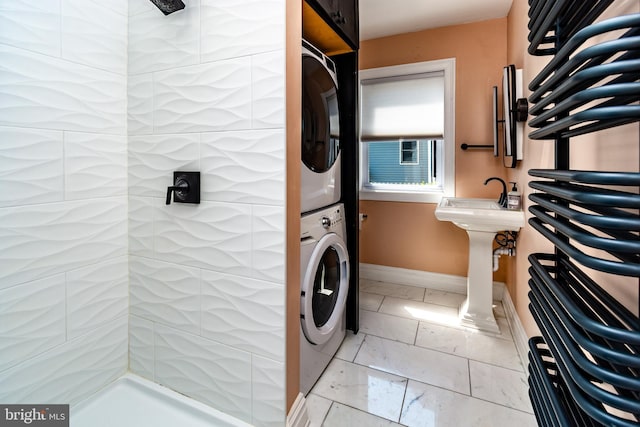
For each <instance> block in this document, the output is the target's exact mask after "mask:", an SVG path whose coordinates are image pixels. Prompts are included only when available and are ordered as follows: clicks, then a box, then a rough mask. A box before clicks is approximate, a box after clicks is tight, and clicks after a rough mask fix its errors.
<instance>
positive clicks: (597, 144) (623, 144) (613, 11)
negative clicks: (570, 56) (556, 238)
mask: <svg viewBox="0 0 640 427" xmlns="http://www.w3.org/2000/svg"><path fill="white" fill-rule="evenodd" d="M527 3H528V2H527V0H514V2H513V6H512V7H511V11H510V13H509V16H508V31H507V34H508V47H507V52H508V60H509V63H513V64H516V66H517V67H518V68H522V69H523V74H524V80H525V87H526V86H527V82H529V81H531V79H532V78H533V77H535V76H536V75H537V74H538V73H539V72H540V70H542V68H543V67H544V66H545V65H546V63H547V61H548V59H547V58H544V57H534V56H531V55H529V54H528V53H527V52H526V50H527V47H528V42H527V22H528V21H527V19H528V18H527V11H528V4H527ZM638 12H640V4H639V3H638V1H637V0H620V1H617V2H614V4H613V5H612V6H611V7H610V8H609V9H608V10H607V14H608V15H610V16H615V15H623V14H629V13H638ZM529 94H530V91H529V90H528V89H526V88H525V96H529ZM530 131H531V129H530V128H529V127H527V128H526V129H525V135H528V133H529V132H530ZM639 143H640V130H639V127H638V125H637V124H634V125H628V126H624V127H621V128H615V129H609V130H607V131H603V132H599V133H596V134H593V135H586V136H581V137H578V138H574V139H572V142H571V168H572V169H588V170H620V171H632V172H638V171H639V170H640V152H639V148H638V147H639V145H640V144H639ZM553 151H554V145H553V141H533V140H529V139H528V138H525V141H524V160H523V161H522V162H520V164H519V165H518V167H517V168H516V169H511V170H509V179H510V180H512V181H518V182H520V183H522V185H521V191H522V192H523V205H524V208H525V211H526V209H527V208H528V207H529V206H530V205H531V202H530V201H529V200H528V199H527V196H528V195H529V194H530V193H531V192H532V190H531V189H530V188H528V186H526V185H525V184H526V183H528V182H529V180H530V179H529V177H528V175H527V171H528V170H529V169H533V168H553V164H554V162H553V159H554V157H553ZM529 217H531V214H529V213H528V212H527V218H529ZM551 251H553V247H552V245H551V244H550V243H549V242H548V241H547V240H546V239H544V238H543V237H542V236H541V235H540V234H539V233H537V232H536V231H535V230H533V229H532V228H531V227H529V226H528V225H527V226H526V227H525V228H523V229H522V231H521V232H520V236H519V238H518V255H517V257H516V262H515V264H514V265H513V269H512V270H511V271H510V272H509V274H508V277H507V286H508V288H509V291H510V295H511V297H512V299H513V300H514V304H515V306H516V311H517V313H518V316H519V317H520V319H521V320H522V323H523V325H524V327H525V330H526V332H527V334H528V335H529V336H532V335H538V334H539V331H538V328H537V326H536V324H535V322H534V321H533V318H532V317H531V314H530V313H529V309H528V303H529V300H528V297H527V292H528V290H529V287H528V283H527V282H528V280H529V274H528V271H527V270H528V268H529V262H528V260H527V257H528V255H529V254H531V253H534V252H551ZM590 275H591V277H592V278H593V279H594V280H596V282H598V283H599V284H600V285H601V286H603V287H604V288H605V289H606V290H607V291H608V292H610V293H611V294H612V295H614V296H615V297H616V298H617V299H618V300H619V301H621V302H622V303H623V304H625V305H627V307H628V308H629V309H631V310H632V311H633V312H635V313H636V314H637V313H638V298H639V296H638V279H637V278H624V277H617V276H613V275H607V274H605V273H599V272H591V273H590Z"/></svg>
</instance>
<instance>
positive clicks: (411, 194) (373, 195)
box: [360, 188, 446, 203]
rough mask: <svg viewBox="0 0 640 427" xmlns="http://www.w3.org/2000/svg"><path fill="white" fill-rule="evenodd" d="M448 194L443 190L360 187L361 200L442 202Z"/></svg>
mask: <svg viewBox="0 0 640 427" xmlns="http://www.w3.org/2000/svg"><path fill="white" fill-rule="evenodd" d="M445 196H446V194H445V192H443V191H434V192H431V193H427V192H420V191H398V190H368V189H363V188H361V189H360V200H379V201H385V202H412V203H440V201H441V200H442V198H443V197H445Z"/></svg>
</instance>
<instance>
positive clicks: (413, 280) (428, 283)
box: [359, 263, 506, 300]
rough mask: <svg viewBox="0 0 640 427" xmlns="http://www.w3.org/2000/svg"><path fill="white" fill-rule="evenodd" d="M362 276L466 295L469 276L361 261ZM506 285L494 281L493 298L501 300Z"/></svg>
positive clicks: (367, 278)
mask: <svg viewBox="0 0 640 427" xmlns="http://www.w3.org/2000/svg"><path fill="white" fill-rule="evenodd" d="M359 271H360V278H361V279H366V280H375V281H378V282H389V283H397V284H399V285H409V286H416V287H419V288H426V289H433V290H437V291H446V292H454V293H456V294H463V295H466V293H467V278H466V277H463V276H454V275H452V274H442V273H431V272H428V271H421V270H409V269H407V268H399V267H388V266H386V265H377V264H366V263H360V269H359ZM505 289H506V287H505V285H504V283H502V282H493V297H494V298H493V299H494V300H501V299H502V296H503V294H504V291H505Z"/></svg>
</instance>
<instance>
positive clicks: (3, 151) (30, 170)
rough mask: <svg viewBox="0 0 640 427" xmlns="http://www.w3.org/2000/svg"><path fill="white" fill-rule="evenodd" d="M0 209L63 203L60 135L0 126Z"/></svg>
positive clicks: (47, 131)
mask: <svg viewBox="0 0 640 427" xmlns="http://www.w3.org/2000/svg"><path fill="white" fill-rule="evenodd" d="M0 141H2V143H1V144H0V188H4V189H7V190H6V191H2V192H0V207H3V206H17V205H26V204H34V203H47V202H57V201H62V200H63V198H64V173H63V164H64V163H63V149H62V146H63V144H62V132H59V131H51V130H41V129H26V128H16V127H5V126H0Z"/></svg>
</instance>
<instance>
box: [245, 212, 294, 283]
mask: <svg viewBox="0 0 640 427" xmlns="http://www.w3.org/2000/svg"><path fill="white" fill-rule="evenodd" d="M285 218H286V212H285V209H284V207H278V206H254V207H253V218H252V227H251V228H252V230H253V234H252V236H251V237H252V239H253V257H252V258H253V277H255V278H258V279H263V280H269V281H272V282H276V283H285V231H286V230H285Z"/></svg>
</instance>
